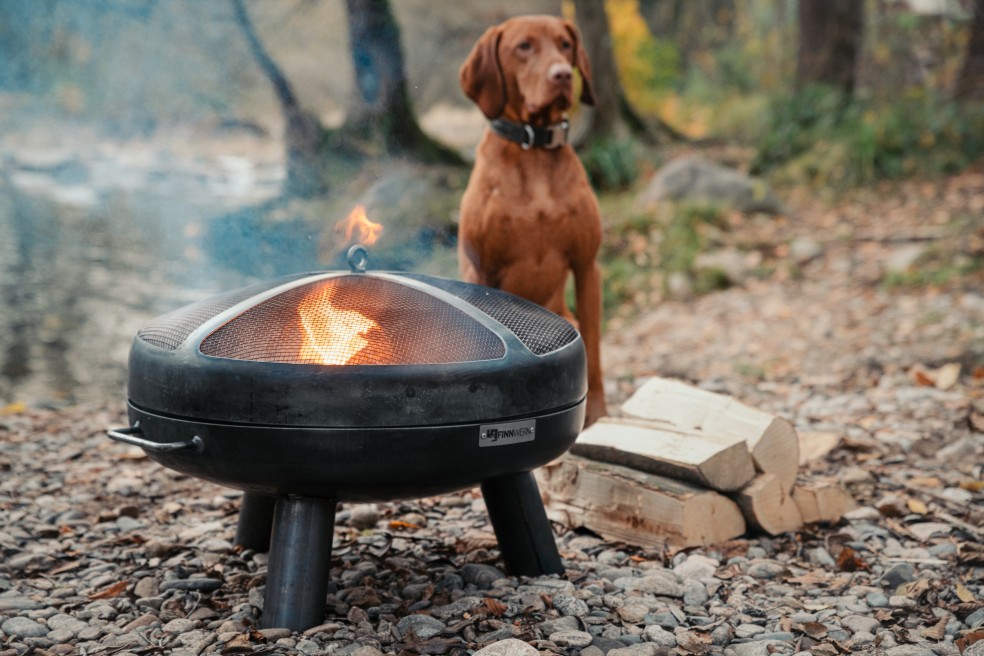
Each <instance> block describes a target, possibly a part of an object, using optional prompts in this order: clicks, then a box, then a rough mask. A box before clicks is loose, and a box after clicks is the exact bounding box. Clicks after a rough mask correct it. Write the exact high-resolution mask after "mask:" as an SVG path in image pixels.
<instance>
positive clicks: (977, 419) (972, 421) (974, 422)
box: [967, 410, 984, 433]
mask: <svg viewBox="0 0 984 656" xmlns="http://www.w3.org/2000/svg"><path fill="white" fill-rule="evenodd" d="M967 423H968V424H969V425H970V429H971V430H972V431H976V432H978V433H984V414H981V413H980V412H977V411H976V410H971V412H970V414H969V415H967Z"/></svg>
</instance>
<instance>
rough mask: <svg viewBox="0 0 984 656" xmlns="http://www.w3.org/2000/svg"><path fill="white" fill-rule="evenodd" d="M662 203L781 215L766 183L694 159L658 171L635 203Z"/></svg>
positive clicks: (690, 157) (703, 160)
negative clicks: (667, 201)
mask: <svg viewBox="0 0 984 656" xmlns="http://www.w3.org/2000/svg"><path fill="white" fill-rule="evenodd" d="M663 200H670V201H687V202H699V203H710V204H713V205H718V206H720V207H724V208H733V209H736V210H738V211H740V212H746V213H751V212H764V213H766V214H782V213H784V209H783V207H782V204H781V203H780V202H779V200H778V199H777V198H776V197H775V195H774V194H773V193H772V190H771V189H770V188H769V185H768V184H767V183H766V182H764V181H762V180H758V179H755V178H752V177H750V176H748V175H746V174H744V173H742V172H740V171H736V170H735V169H731V168H728V167H726V166H722V165H720V164H716V163H714V162H711V161H708V160H706V159H704V158H702V157H696V156H684V157H679V158H677V159H674V160H672V161H671V162H669V163H667V164H666V165H664V166H663V167H662V168H660V169H659V170H658V171H657V172H656V173H655V175H653V177H652V179H651V180H650V181H649V183H648V184H647V185H646V188H645V189H644V190H643V191H642V193H640V194H639V197H638V199H637V204H638V205H639V206H641V207H652V206H653V205H656V204H658V203H659V202H660V201H663Z"/></svg>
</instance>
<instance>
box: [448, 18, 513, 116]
mask: <svg viewBox="0 0 984 656" xmlns="http://www.w3.org/2000/svg"><path fill="white" fill-rule="evenodd" d="M501 35H502V30H501V29H500V28H499V27H490V28H489V29H487V30H485V34H483V35H482V37H481V38H480V39H479V40H478V41H477V42H476V43H475V47H474V48H472V51H471V53H470V54H469V55H468V59H466V60H465V63H464V64H462V65H461V71H460V72H459V78H460V80H461V88H462V90H464V92H465V95H466V96H468V97H469V98H471V99H472V100H473V101H474V102H475V104H476V105H478V108H479V109H481V110H482V113H483V114H485V116H487V117H488V118H497V117H498V116H499V115H500V114H502V110H503V109H505V106H506V82H505V80H504V79H503V74H502V66H501V65H500V64H499V37H500V36H501Z"/></svg>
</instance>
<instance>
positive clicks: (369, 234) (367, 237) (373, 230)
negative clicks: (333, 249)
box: [335, 205, 383, 246]
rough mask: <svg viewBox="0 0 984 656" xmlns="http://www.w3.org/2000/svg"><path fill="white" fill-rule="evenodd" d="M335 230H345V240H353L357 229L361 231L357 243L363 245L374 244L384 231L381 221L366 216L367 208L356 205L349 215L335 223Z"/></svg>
mask: <svg viewBox="0 0 984 656" xmlns="http://www.w3.org/2000/svg"><path fill="white" fill-rule="evenodd" d="M335 230H337V231H338V232H342V231H344V232H345V241H346V242H350V241H352V236H353V235H354V234H355V231H356V230H358V231H359V236H358V239H357V240H356V242H357V243H359V244H362V245H363V246H372V245H373V244H375V243H376V240H377V239H379V234H380V233H381V232H382V231H383V226H382V224H380V223H374V222H372V221H370V220H369V218H368V217H367V216H366V208H365V207H363V206H362V205H356V206H355V208H354V209H353V210H352V211H351V212H350V213H349V215H348V217H347V218H345V219H342V220H341V221H339V222H338V223H336V224H335Z"/></svg>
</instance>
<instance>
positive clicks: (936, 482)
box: [909, 476, 943, 489]
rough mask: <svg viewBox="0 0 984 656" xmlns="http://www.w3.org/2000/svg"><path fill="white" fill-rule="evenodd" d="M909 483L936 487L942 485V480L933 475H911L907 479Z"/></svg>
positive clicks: (917, 485)
mask: <svg viewBox="0 0 984 656" xmlns="http://www.w3.org/2000/svg"><path fill="white" fill-rule="evenodd" d="M909 485H914V486H916V487H928V488H933V489H938V488H941V487H943V481H941V480H940V479H938V478H936V477H935V476H913V477H912V478H910V479H909Z"/></svg>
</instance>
